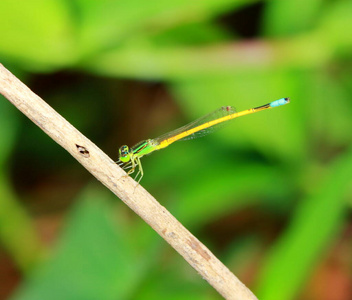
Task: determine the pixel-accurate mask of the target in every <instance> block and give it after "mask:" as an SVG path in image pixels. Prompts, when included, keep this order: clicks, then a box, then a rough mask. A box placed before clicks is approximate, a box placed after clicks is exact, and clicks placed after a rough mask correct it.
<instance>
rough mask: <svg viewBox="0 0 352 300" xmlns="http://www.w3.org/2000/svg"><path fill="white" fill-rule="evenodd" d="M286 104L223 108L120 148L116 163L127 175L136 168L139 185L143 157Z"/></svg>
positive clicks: (286, 100)
mask: <svg viewBox="0 0 352 300" xmlns="http://www.w3.org/2000/svg"><path fill="white" fill-rule="evenodd" d="M287 103H290V98H281V99H279V100H276V101H273V102H270V103H268V104H265V105H262V106H258V107H255V108H250V109H247V110H243V111H240V112H236V110H235V109H234V108H233V107H232V106H223V107H221V108H219V109H217V110H216V111H214V112H212V113H210V114H207V115H205V116H203V117H201V118H199V119H197V120H195V121H193V122H191V123H189V124H187V125H185V126H183V127H180V128H178V129H176V130H173V131H171V132H169V133H166V134H164V135H162V136H160V137H158V138H155V139H148V140H144V141H141V142H139V143H138V144H136V145H135V146H133V147H132V148H129V147H128V146H127V145H124V146H121V147H120V149H119V160H118V161H117V162H116V163H118V164H119V165H120V166H122V168H123V169H129V171H128V172H127V174H132V173H133V172H134V171H135V169H136V168H137V167H138V173H137V175H136V177H135V180H137V178H138V176H139V175H140V178H139V179H138V183H139V182H140V181H141V179H142V177H143V175H144V173H143V168H142V163H141V158H142V157H143V156H145V155H148V154H150V153H152V152H154V151H156V150H160V149H163V148H166V147H167V146H169V145H171V144H172V143H174V142H176V141H181V140H188V139H194V138H197V137H201V136H204V135H207V134H209V133H211V132H213V131H214V129H215V128H216V127H218V126H219V125H221V124H223V123H224V122H226V121H229V120H232V119H235V118H238V117H241V116H245V115H249V114H253V113H256V112H259V111H262V110H265V109H270V108H274V107H278V106H282V105H285V104H287Z"/></svg>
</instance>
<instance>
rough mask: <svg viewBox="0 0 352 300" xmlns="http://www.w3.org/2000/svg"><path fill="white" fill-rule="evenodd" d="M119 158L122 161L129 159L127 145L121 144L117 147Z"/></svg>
mask: <svg viewBox="0 0 352 300" xmlns="http://www.w3.org/2000/svg"><path fill="white" fill-rule="evenodd" d="M119 159H120V160H121V161H122V162H128V161H129V160H130V149H129V148H128V146H126V145H124V146H121V147H120V149H119Z"/></svg>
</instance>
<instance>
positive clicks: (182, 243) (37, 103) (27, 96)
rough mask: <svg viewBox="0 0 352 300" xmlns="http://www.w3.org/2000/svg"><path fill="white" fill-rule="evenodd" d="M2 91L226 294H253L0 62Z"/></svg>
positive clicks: (249, 298) (243, 297)
mask: <svg viewBox="0 0 352 300" xmlns="http://www.w3.org/2000/svg"><path fill="white" fill-rule="evenodd" d="M0 93H1V94H3V95H4V96H5V97H6V98H7V99H8V100H9V101H10V102H11V103H12V104H13V105H15V106H16V107H17V108H18V109H19V110H20V111H22V112H23V113H24V114H25V115H26V116H27V117H28V118H30V119H31V120H32V121H33V122H34V123H35V124H37V125H38V126H39V127H40V128H41V129H42V130H43V131H45V132H46V133H47V134H48V135H49V136H50V137H51V138H52V139H53V140H55V141H56V142H57V143H58V144H59V145H61V146H62V147H63V148H65V149H66V150H67V151H68V152H69V153H70V154H71V155H72V156H73V157H75V158H76V159H77V160H78V161H79V162H80V163H81V164H82V165H83V166H84V167H85V168H86V169H87V170H88V171H89V172H90V173H92V174H93V175H94V176H95V177H96V178H97V179H98V180H99V181H101V182H102V183H103V184H104V185H105V186H106V187H107V188H109V189H110V190H111V191H112V192H113V193H114V194H115V195H116V196H118V197H119V198H120V199H121V200H122V201H123V202H125V203H126V204H127V205H128V206H129V207H130V208H131V209H132V210H133V211H134V212H135V213H137V214H138V215H139V216H140V217H141V218H142V219H143V220H145V221H146V222H147V223H148V224H149V225H150V226H151V227H152V228H153V229H154V230H155V231H156V232H157V233H158V234H159V235H160V236H161V237H163V238H164V239H165V240H166V241H167V242H168V243H169V244H170V245H171V246H172V247H173V248H174V249H175V250H176V251H177V252H179V253H180V254H181V255H182V256H183V257H184V259H185V260H186V261H187V262H188V263H189V264H190V265H191V266H192V267H193V268H194V269H196V270H197V271H198V272H199V273H200V275H201V276H202V277H203V278H205V279H206V280H207V281H208V282H209V283H210V284H211V285H212V286H213V287H214V288H215V289H216V290H217V291H218V292H219V293H220V294H221V295H222V296H223V297H224V298H225V299H231V300H254V299H257V298H256V297H255V296H254V295H253V294H252V293H251V291H250V290H248V289H247V288H246V287H245V285H244V284H243V283H241V282H240V281H239V280H238V279H237V277H236V276H235V275H233V274H232V273H231V272H230V271H229V270H228V269H227V268H226V267H225V266H224V265H223V264H222V263H221V262H220V261H219V260H218V259H217V258H216V257H215V256H214V255H213V254H212V253H211V252H210V251H209V250H208V249H207V248H206V247H205V246H204V245H203V244H202V243H201V242H200V241H198V239H197V238H196V237H194V236H193V235H192V234H191V233H190V232H189V231H188V230H187V229H186V228H185V227H183V226H182V225H181V224H180V223H179V222H178V221H177V220H176V219H175V218H174V217H173V216H172V215H171V214H170V213H169V212H168V211H167V210H166V209H165V208H164V207H163V206H161V205H160V204H159V203H158V202H157V201H156V200H155V199H154V198H153V197H152V196H151V195H150V194H149V193H148V192H147V191H146V190H145V189H144V188H143V187H141V186H140V185H139V186H137V187H136V182H135V181H133V179H131V178H130V177H127V176H126V173H125V172H124V171H123V170H122V169H121V168H119V167H118V166H117V165H116V164H114V163H113V161H112V160H111V159H110V158H109V157H108V156H107V155H106V154H104V153H103V152H102V151H101V150H100V149H99V148H98V147H97V146H96V145H95V144H93V143H92V142H91V141H90V140H88V139H87V138H86V137H85V136H84V135H82V134H81V133H80V132H79V131H78V130H77V129H76V128H74V127H73V126H72V125H71V124H70V123H69V122H67V121H66V120H65V119H64V118H63V117H62V116H61V115H59V114H58V113H57V112H56V111H55V110H53V109H52V108H51V107H50V106H49V105H48V104H47V103H45V102H44V101H43V100H42V99H41V98H40V97H38V96H37V95H36V94H34V93H33V92H32V91H31V90H30V89H29V88H28V87H27V86H25V85H24V84H23V83H22V82H21V81H19V80H18V79H17V78H16V77H15V76H14V75H12V74H11V73H10V72H9V71H8V70H6V69H5V68H4V67H3V66H2V65H1V64H0Z"/></svg>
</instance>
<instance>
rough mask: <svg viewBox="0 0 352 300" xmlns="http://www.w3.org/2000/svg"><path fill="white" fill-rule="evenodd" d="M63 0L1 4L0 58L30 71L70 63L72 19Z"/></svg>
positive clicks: (4, 1)
mask: <svg viewBox="0 0 352 300" xmlns="http://www.w3.org/2000/svg"><path fill="white" fill-rule="evenodd" d="M71 18H72V16H71V14H70V10H69V9H68V6H67V5H66V4H65V1H58V0H36V1H21V2H14V1H11V0H2V1H0V32H1V39H0V55H1V56H2V57H5V58H7V59H8V60H11V61H16V63H19V62H20V63H22V64H23V65H25V66H26V67H27V68H30V69H31V70H49V69H52V68H54V67H61V66H62V65H65V64H68V63H72V61H74V60H75V59H76V51H75V48H74V47H73V32H74V27H73V20H72V19H71Z"/></svg>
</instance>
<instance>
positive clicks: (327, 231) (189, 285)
mask: <svg viewBox="0 0 352 300" xmlns="http://www.w3.org/2000/svg"><path fill="white" fill-rule="evenodd" d="M351 32H352V2H351V1H350V0H336V1H328V0H325V1H323V0H290V1H288V0H287V1H253V0H252V1H251V0H247V1H245V0H242V1H241V0H202V1H189V0H168V1H160V0H148V1H142V0H128V1H122V0H66V1H65V0H61V1H60V0H35V1H13V0H1V2H0V62H1V63H2V64H4V65H5V67H7V68H8V69H10V70H11V71H12V72H13V73H14V74H15V75H16V76H18V77H19V78H20V79H21V80H23V81H24V82H25V83H26V84H27V85H28V86H29V87H30V88H31V89H32V90H34V92H36V93H37V94H39V95H40V96H41V97H42V98H43V99H45V101H47V102H48V103H49V104H50V105H51V106H53V107H54V109H56V110H57V111H58V112H59V113H60V114H62V115H63V116H64V117H65V118H66V119H67V120H68V121H70V122H71V123H72V124H73V125H74V126H76V127H77V128H78V129H79V130H80V131H81V132H82V133H83V134H85V135H86V136H88V137H89V138H90V139H91V140H93V142H95V143H96V144H97V145H98V146H99V147H100V148H102V149H103V150H104V151H105V152H106V153H108V154H109V155H110V156H111V157H112V158H113V159H115V160H116V159H117V157H118V154H117V151H118V147H119V146H120V145H122V144H129V145H133V144H134V143H136V142H138V141H140V140H143V139H146V138H153V137H156V136H158V135H159V134H163V133H165V132H167V131H169V130H172V129H175V128H177V127H178V126H181V125H184V124H186V123H187V122H189V121H192V120H194V119H196V118H198V117H200V116H202V115H204V114H206V113H209V112H211V111H212V110H215V109H216V108H218V107H220V106H223V105H233V106H235V107H236V108H237V109H238V110H242V109H247V108H250V107H253V106H259V105H262V104H265V103H267V102H270V101H273V100H276V99H279V98H282V97H290V98H291V100H292V102H291V104H289V105H286V106H284V107H280V108H276V109H273V110H270V111H265V112H261V113H259V114H255V115H251V116H247V117H244V118H240V119H238V120H236V121H234V122H232V123H230V124H229V125H228V126H226V127H225V128H223V129H222V130H220V131H217V132H216V133H214V134H213V135H210V136H207V137H204V138H202V139H198V140H194V141H188V142H180V143H176V144H174V145H172V146H170V147H169V148H167V149H165V150H163V151H160V152H158V153H154V154H153V155H151V156H149V157H145V158H143V166H144V171H145V176H144V178H143V180H142V182H141V184H142V185H143V186H144V187H145V188H146V189H148V190H149V191H150V192H151V193H152V194H153V195H154V196H155V197H156V198H157V199H158V200H159V201H160V203H161V204H162V205H164V206H165V207H166V208H167V209H168V210H170V211H171V213H172V214H174V215H175V216H176V217H177V218H178V219H179V220H180V221H181V222H182V223H183V224H184V225H185V226H186V227H187V228H188V229H189V230H190V231H191V232H193V233H194V234H195V235H196V236H197V237H198V238H199V239H200V240H201V241H202V242H204V243H205V244H206V245H207V246H208V247H209V249H210V250H211V251H212V252H213V253H214V254H215V255H216V256H218V257H219V258H220V260H221V261H223V262H224V263H225V264H226V265H227V266H228V267H229V268H230V269H231V270H232V271H233V272H234V273H235V274H236V275H237V276H238V277H239V278H240V279H241V280H242V281H243V282H245V283H246V285H248V286H249V287H250V289H251V290H252V291H253V292H254V293H255V294H256V295H257V296H258V298H259V299H261V300H276V299H277V300H279V299H280V300H283V299H285V300H290V299H303V300H305V299H306V300H314V299H319V300H325V299H329V300H331V299H332V300H348V299H351V297H352V295H351V293H352V292H351V291H352V283H351V282H352V279H351V268H352V259H351V254H352V235H351V231H352V222H351V204H352V200H351V199H352V188H351V186H352V148H351V147H352V118H351V116H352V34H351ZM0 164H1V169H0V239H1V251H0V276H1V278H2V280H1V282H0V297H2V299H13V300H29V299H31V300H32V299H33V300H37V299H50V300H53V299H54V300H55V299H60V300H62V299H72V300H73V299H74V300H80V299H82V300H87V299H88V300H90V299H92V300H94V299H100V300H101V299H102V300H105V299H108V300H110V299H111V300H112V299H155V300H157V299H175V300H176V299H206V300H213V299H221V297H220V296H219V295H218V294H217V293H216V292H215V291H214V290H213V288H212V287H210V286H209V285H208V284H207V283H206V282H205V281H204V280H202V279H201V277H200V276H198V275H197V274H196V272H195V271H194V270H193V269H192V268H191V267H190V266H188V265H187V264H186V262H184V261H183V259H182V258H181V257H179V256H178V254H177V253H175V252H174V250H173V249H171V247H170V246H169V245H167V244H166V243H165V242H164V241H163V240H162V239H161V238H160V237H159V236H158V235H157V234H156V233H155V232H153V231H152V230H151V229H150V228H149V227H148V226H147V225H146V224H144V222H143V221H141V220H140V219H139V218H138V217H137V216H135V215H134V214H133V213H132V212H131V211H130V210H129V209H128V208H127V207H125V205H124V204H123V203H122V202H121V201H120V200H119V199H116V198H114V196H113V195H112V194H111V193H110V192H109V191H106V189H105V188H104V187H103V186H102V185H101V184H99V183H98V182H97V181H96V180H95V179H94V178H92V177H91V176H90V175H89V174H87V172H86V171H85V170H84V169H83V168H82V167H81V166H80V165H79V164H78V163H77V162H76V161H75V160H73V159H72V158H71V157H70V155H69V154H67V153H66V152H65V151H64V150H63V149H61V148H60V147H59V146H58V145H57V144H55V143H54V142H53V141H52V140H51V139H50V138H49V137H48V136H46V135H45V134H44V133H43V132H42V131H41V130H40V129H39V128H37V127H36V126H35V125H34V124H33V123H31V122H30V121H29V120H27V119H26V117H25V116H24V115H22V114H21V113H20V112H19V111H17V110H16V108H14V107H13V106H12V105H11V104H10V103H9V102H8V101H6V100H5V99H4V98H3V97H1V101H0Z"/></svg>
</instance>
